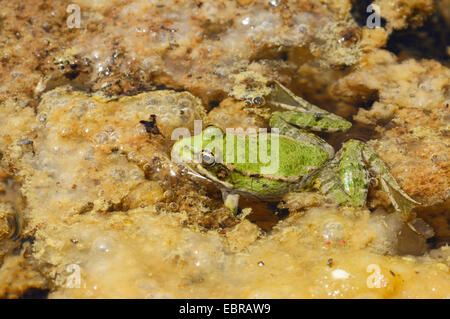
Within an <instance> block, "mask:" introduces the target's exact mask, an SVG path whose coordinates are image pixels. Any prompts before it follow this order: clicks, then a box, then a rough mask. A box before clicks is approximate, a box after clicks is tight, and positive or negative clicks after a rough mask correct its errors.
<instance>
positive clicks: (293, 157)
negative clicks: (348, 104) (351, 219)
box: [172, 84, 418, 216]
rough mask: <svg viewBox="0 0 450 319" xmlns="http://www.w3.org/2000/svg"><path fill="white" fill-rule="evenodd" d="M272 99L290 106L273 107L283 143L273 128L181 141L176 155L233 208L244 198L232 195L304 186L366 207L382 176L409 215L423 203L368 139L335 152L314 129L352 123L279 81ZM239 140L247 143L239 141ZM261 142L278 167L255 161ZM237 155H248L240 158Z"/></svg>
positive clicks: (210, 131) (266, 195)
mask: <svg viewBox="0 0 450 319" xmlns="http://www.w3.org/2000/svg"><path fill="white" fill-rule="evenodd" d="M267 102H268V104H271V105H273V106H276V107H279V108H281V109H284V111H275V112H273V113H272V115H271V117H270V119H269V124H270V127H271V128H276V129H278V130H279V131H278V135H277V136H278V138H279V139H278V144H275V145H272V144H273V143H272V140H271V137H272V135H273V134H271V133H270V134H268V135H267V138H266V139H263V137H264V136H263V135H261V134H248V135H239V137H238V135H236V134H229V135H226V134H225V133H224V132H223V131H222V130H221V129H220V128H218V127H215V126H211V127H208V128H206V129H205V130H204V131H203V132H202V133H201V134H198V135H196V136H192V137H187V138H183V139H181V140H179V141H177V142H176V143H175V144H174V146H173V148H172V158H174V159H177V161H182V162H183V163H184V164H186V165H187V166H188V167H190V168H191V169H192V170H193V171H195V172H196V173H198V174H200V175H202V176H204V177H206V178H208V179H210V180H212V181H214V182H216V183H217V184H219V185H220V186H221V187H222V188H223V189H225V190H226V192H225V193H224V197H225V198H224V200H225V204H226V205H227V206H228V207H229V208H230V209H231V210H232V211H233V210H236V207H237V200H238V197H234V198H233V200H230V198H231V196H229V194H247V195H252V196H256V197H259V198H261V199H274V198H279V197H281V196H282V195H284V194H286V193H287V192H289V191H292V190H296V191H298V190H304V189H317V190H318V191H319V192H321V193H322V194H324V195H327V196H329V197H331V198H333V199H334V200H335V201H336V202H338V203H339V204H341V205H344V206H354V207H361V206H364V205H365V204H366V200H367V193H368V186H369V182H370V180H371V178H376V179H378V180H379V184H380V185H381V188H382V189H383V190H384V191H385V192H386V193H387V194H388V196H389V198H390V199H391V202H392V204H393V206H394V208H395V209H396V210H398V211H401V212H404V213H405V216H408V215H409V212H410V211H411V210H412V209H413V208H414V207H415V206H416V205H417V204H418V203H417V202H415V201H414V200H413V199H412V198H410V197H409V196H408V195H407V194H406V193H405V192H404V191H403V190H402V189H401V188H400V186H399V185H398V184H397V182H396V181H395V179H394V177H393V176H392V175H391V174H390V172H389V169H388V168H387V166H386V165H385V164H384V163H383V161H382V160H381V159H380V158H379V157H378V156H377V155H376V154H375V153H374V152H373V151H372V150H371V149H370V148H369V147H368V146H367V145H366V144H365V143H363V142H361V141H359V140H354V139H352V140H348V141H346V142H345V143H344V144H343V146H342V148H341V149H340V150H339V152H338V153H337V154H336V155H335V154H334V149H333V148H332V147H331V146H330V145H329V144H328V143H326V142H325V141H324V140H323V139H321V138H320V137H318V136H316V135H315V134H313V133H311V132H310V131H320V132H329V133H330V132H339V131H346V130H348V129H349V128H350V127H351V123H350V122H348V121H346V120H345V119H343V118H342V117H339V116H338V115H336V114H333V113H329V112H327V111H325V110H322V109H320V108H318V107H317V106H315V105H312V104H310V103H309V102H307V101H305V100H303V99H301V98H299V97H297V96H295V95H294V94H293V93H292V92H290V91H289V90H288V89H286V88H285V87H283V86H282V85H281V84H278V85H277V86H275V88H274V90H273V92H272V94H271V95H270V96H268V97H267ZM227 139H228V143H227ZM238 139H241V140H240V141H241V143H237V141H238ZM229 141H232V142H233V143H229ZM242 141H244V142H242ZM263 143H264V144H263ZM261 144H263V145H267V152H266V153H267V154H271V155H272V154H277V156H276V159H277V161H276V163H277V165H276V166H275V167H276V169H272V170H270V172H269V173H267V172H268V170H267V168H268V167H270V163H269V164H267V163H266V162H264V161H263V160H261V158H259V157H258V158H255V157H254V158H253V161H252V160H251V158H250V157H251V155H250V154H252V155H253V156H255V152H256V151H255V150H259V147H260V145H261ZM228 145H231V147H230V146H228ZM255 145H257V147H256V148H254V147H255ZM227 147H228V149H227ZM252 147H253V148H252ZM250 149H251V150H252V152H250ZM202 154H206V155H207V157H206V158H207V159H211V158H213V159H214V161H213V162H214V163H213V164H211V163H209V161H207V162H208V163H206V164H205V161H197V162H195V161H193V160H192V159H193V158H196V156H197V159H198V160H199V159H201V157H202ZM237 154H246V155H245V157H240V158H239V157H238V155H237ZM255 159H256V160H255ZM271 163H273V162H271ZM227 197H228V200H227Z"/></svg>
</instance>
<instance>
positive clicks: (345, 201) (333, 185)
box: [316, 139, 418, 215]
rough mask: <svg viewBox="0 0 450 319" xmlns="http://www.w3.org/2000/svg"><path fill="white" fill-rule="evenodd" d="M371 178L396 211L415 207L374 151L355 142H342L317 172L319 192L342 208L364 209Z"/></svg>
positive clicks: (413, 202) (407, 212) (405, 211)
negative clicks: (330, 158)
mask: <svg viewBox="0 0 450 319" xmlns="http://www.w3.org/2000/svg"><path fill="white" fill-rule="evenodd" d="M371 176H372V177H374V178H376V179H377V180H378V181H379V183H380V185H381V187H382V189H383V190H384V191H385V192H386V193H387V194H388V196H389V198H390V200H391V202H392V204H393V206H394V208H395V209H396V210H398V211H401V212H404V213H406V215H408V214H409V213H410V212H411V210H412V209H413V208H414V207H415V206H416V205H417V204H418V203H417V202H416V201H414V200H413V199H412V198H410V197H409V196H408V194H406V193H405V192H404V191H403V190H402V189H401V188H400V186H399V185H398V183H397V182H396V180H395V179H394V177H393V176H392V175H391V173H390V172H389V169H388V167H387V166H386V164H385V163H384V162H383V161H382V160H381V159H380V158H379V157H378V156H377V155H376V154H375V153H374V151H372V150H371V149H370V147H368V146H367V145H366V144H365V143H363V142H361V141H358V140H353V139H352V140H348V141H347V142H345V143H344V145H343V146H342V148H341V150H339V152H338V153H337V154H336V156H335V158H334V159H333V160H331V161H330V162H329V163H328V164H327V166H325V168H324V169H322V170H321V171H320V172H319V174H318V176H317V178H316V183H318V184H319V185H318V186H319V189H320V190H321V192H322V193H324V194H326V195H329V196H331V197H333V198H334V199H335V200H336V201H337V202H339V203H340V204H342V205H348V206H363V205H364V204H365V202H366V199H367V192H368V185H369V181H370V178H371Z"/></svg>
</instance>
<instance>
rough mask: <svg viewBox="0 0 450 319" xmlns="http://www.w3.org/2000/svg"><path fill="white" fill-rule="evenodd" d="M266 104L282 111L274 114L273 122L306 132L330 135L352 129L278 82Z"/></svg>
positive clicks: (338, 118)
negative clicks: (283, 123)
mask: <svg viewBox="0 0 450 319" xmlns="http://www.w3.org/2000/svg"><path fill="white" fill-rule="evenodd" d="M267 103H268V104H271V105H274V106H276V107H278V108H281V109H283V110H284V111H282V112H274V113H273V114H272V118H273V121H278V120H283V121H284V122H286V123H290V124H293V125H295V126H297V127H300V128H303V129H305V130H308V131H316V132H329V133H332V132H342V131H347V130H348V129H350V128H351V127H352V124H351V123H350V122H349V121H347V120H345V119H344V118H342V117H340V116H339V115H336V114H334V113H330V112H328V111H325V110H323V109H321V108H319V107H318V106H316V105H314V104H311V103H309V102H308V101H306V100H305V99H302V98H301V97H299V96H297V95H295V94H294V93H293V92H292V91H290V90H289V89H287V88H286V87H284V86H283V85H282V84H281V83H279V82H275V84H274V87H273V89H272V92H271V94H270V95H269V96H268V97H267ZM271 122H272V120H271ZM271 126H272V125H271ZM272 127H273V126H272Z"/></svg>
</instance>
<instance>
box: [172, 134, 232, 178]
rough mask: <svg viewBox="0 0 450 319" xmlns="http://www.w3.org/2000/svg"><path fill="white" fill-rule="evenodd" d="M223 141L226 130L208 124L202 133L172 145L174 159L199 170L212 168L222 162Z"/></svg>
mask: <svg viewBox="0 0 450 319" xmlns="http://www.w3.org/2000/svg"><path fill="white" fill-rule="evenodd" d="M223 141H224V132H223V131H222V130H221V129H220V128H219V127H217V126H208V127H207V128H206V129H205V130H203V132H202V133H201V134H198V135H194V136H189V137H184V138H182V139H180V140H178V141H177V142H176V143H175V144H174V145H173V147H172V151H171V156H172V160H174V161H175V162H177V163H180V164H184V165H187V166H189V167H190V168H192V169H194V170H195V171H197V172H198V171H199V170H200V171H203V169H206V170H210V169H211V168H212V167H213V166H214V165H215V164H216V163H221V162H222V158H223V157H222V154H223V144H224V143H223ZM202 168H203V169H202ZM202 174H203V172H202Z"/></svg>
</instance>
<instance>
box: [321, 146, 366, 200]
mask: <svg viewBox="0 0 450 319" xmlns="http://www.w3.org/2000/svg"><path fill="white" fill-rule="evenodd" d="M349 142H350V141H349ZM362 148H363V146H362V145H361V144H359V143H345V144H344V146H343V147H342V148H341V149H340V150H339V152H337V153H336V156H335V157H334V158H333V159H332V160H331V161H330V162H328V164H327V165H326V166H325V167H324V168H323V169H322V170H321V171H320V172H319V173H318V175H317V177H316V178H315V181H314V182H315V184H316V186H318V188H319V190H320V191H321V192H322V193H323V194H325V195H328V196H330V197H332V198H333V199H334V200H336V201H337V202H338V203H339V204H341V205H344V206H355V207H360V206H364V205H365V203H366V199H367V193H368V184H369V180H370V176H369V172H368V170H367V167H366V164H365V161H364V158H363V152H362Z"/></svg>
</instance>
